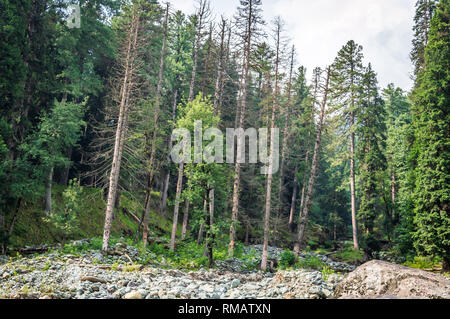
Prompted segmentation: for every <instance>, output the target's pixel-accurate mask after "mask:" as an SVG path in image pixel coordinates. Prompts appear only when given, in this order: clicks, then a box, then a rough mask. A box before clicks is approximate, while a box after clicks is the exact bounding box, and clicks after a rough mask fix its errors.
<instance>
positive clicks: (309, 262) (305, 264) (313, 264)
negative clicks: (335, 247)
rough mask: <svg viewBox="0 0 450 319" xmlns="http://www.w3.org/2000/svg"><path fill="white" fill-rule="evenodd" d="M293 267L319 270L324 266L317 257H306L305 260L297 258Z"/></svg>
mask: <svg viewBox="0 0 450 319" xmlns="http://www.w3.org/2000/svg"><path fill="white" fill-rule="evenodd" d="M295 266H296V267H298V268H306V269H315V270H321V269H322V268H323V267H324V266H325V264H324V263H323V262H322V260H320V258H319V257H316V256H311V255H307V256H306V257H305V258H299V259H298V261H297V263H296V264H295Z"/></svg>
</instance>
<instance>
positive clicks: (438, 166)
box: [412, 0, 450, 270]
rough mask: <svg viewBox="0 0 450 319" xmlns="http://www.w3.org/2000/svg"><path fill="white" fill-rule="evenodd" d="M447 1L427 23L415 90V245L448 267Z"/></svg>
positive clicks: (449, 124) (449, 87)
mask: <svg viewBox="0 0 450 319" xmlns="http://www.w3.org/2000/svg"><path fill="white" fill-rule="evenodd" d="M449 20H450V1H448V0H442V1H440V3H439V5H438V8H437V11H436V14H435V16H434V17H433V19H432V21H431V28H430V32H429V35H428V39H429V42H428V45H427V47H426V49H425V64H424V69H423V72H421V73H420V74H419V83H420V85H419V87H418V88H417V89H416V90H415V92H414V113H413V123H414V136H415V143H414V147H413V150H412V151H413V156H414V157H415V158H416V161H417V163H416V167H415V171H414V175H415V191H414V196H413V198H414V206H415V207H414V213H415V216H414V223H415V225H416V227H417V231H416V232H415V233H414V246H415V247H416V249H417V250H418V251H419V252H421V253H425V254H428V255H430V254H434V255H437V256H440V257H442V258H443V265H442V267H443V269H444V270H449V269H450V216H449V201H450V188H449V185H450V174H449V171H448V168H449V167H450V131H449V128H450V113H449V105H448V101H449V98H450V71H449V66H448V61H450V38H449V36H450V21H449Z"/></svg>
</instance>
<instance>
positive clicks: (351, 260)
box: [333, 247, 364, 264]
mask: <svg viewBox="0 0 450 319" xmlns="http://www.w3.org/2000/svg"><path fill="white" fill-rule="evenodd" d="M333 258H334V259H336V260H337V261H340V262H344V263H348V264H360V263H362V262H363V258H364V252H363V251H362V250H361V249H360V250H355V249H353V247H345V248H344V249H343V250H341V251H338V252H336V253H334V254H333Z"/></svg>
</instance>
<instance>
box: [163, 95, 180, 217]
mask: <svg viewBox="0 0 450 319" xmlns="http://www.w3.org/2000/svg"><path fill="white" fill-rule="evenodd" d="M177 98H178V89H175V90H174V92H173V104H172V130H173V129H174V123H175V119H176V113H177ZM168 144H169V145H170V147H169V154H168V155H167V166H170V149H171V148H172V141H169V142H168ZM166 181H167V182H166V184H165V186H166V187H165V188H164V193H163V196H162V202H161V214H162V215H163V216H166V208H167V198H168V190H169V181H170V169H169V168H168V169H167V174H166Z"/></svg>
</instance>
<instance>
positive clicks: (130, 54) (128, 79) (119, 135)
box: [102, 7, 139, 253]
mask: <svg viewBox="0 0 450 319" xmlns="http://www.w3.org/2000/svg"><path fill="white" fill-rule="evenodd" d="M133 10H134V12H133V20H132V22H131V26H130V32H129V34H128V41H127V42H128V44H127V52H126V55H125V61H124V77H123V84H122V88H121V92H120V107H119V118H118V123H117V128H116V136H115V140H114V153H113V162H112V165H111V172H110V176H109V189H108V200H107V205H106V213H105V225H104V231H103V245H102V252H103V253H106V252H107V250H108V244H109V237H110V232H111V222H112V217H113V210H114V203H115V197H116V192H117V184H118V182H119V174H120V164H121V160H122V150H123V143H124V138H125V134H126V126H127V118H128V110H129V104H128V102H129V95H130V94H131V93H130V91H131V88H132V85H133V72H134V58H135V55H136V54H137V52H136V50H137V48H136V45H137V37H138V30H139V15H138V14H137V13H136V7H134V9H133Z"/></svg>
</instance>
